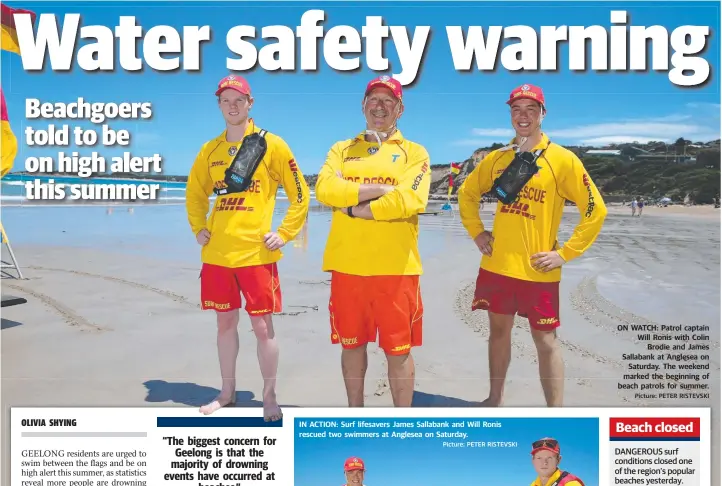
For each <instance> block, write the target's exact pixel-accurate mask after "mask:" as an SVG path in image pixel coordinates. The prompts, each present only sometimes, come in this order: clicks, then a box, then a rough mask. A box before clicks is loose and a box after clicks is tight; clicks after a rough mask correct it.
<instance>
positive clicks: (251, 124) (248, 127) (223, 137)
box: [218, 118, 258, 142]
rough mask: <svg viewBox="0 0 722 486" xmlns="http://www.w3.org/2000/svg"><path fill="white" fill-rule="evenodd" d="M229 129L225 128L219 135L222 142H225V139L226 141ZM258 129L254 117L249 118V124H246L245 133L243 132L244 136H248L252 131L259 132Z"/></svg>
mask: <svg viewBox="0 0 722 486" xmlns="http://www.w3.org/2000/svg"><path fill="white" fill-rule="evenodd" d="M227 131H228V130H223V133H221V134H220V135H219V136H218V139H219V140H220V141H221V142H225V141H226V132H227ZM257 131H258V130H257V129H256V122H254V121H253V118H249V119H248V125H246V131H245V133H244V134H243V136H244V137H247V136H248V135H250V134H251V133H253V132H257Z"/></svg>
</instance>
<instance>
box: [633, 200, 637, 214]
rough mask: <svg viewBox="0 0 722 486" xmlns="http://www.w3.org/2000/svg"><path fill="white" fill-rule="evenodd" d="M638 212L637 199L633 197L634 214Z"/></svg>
mask: <svg viewBox="0 0 722 486" xmlns="http://www.w3.org/2000/svg"><path fill="white" fill-rule="evenodd" d="M636 214H637V200H636V199H632V216H635V215H636Z"/></svg>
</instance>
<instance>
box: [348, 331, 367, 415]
mask: <svg viewBox="0 0 722 486" xmlns="http://www.w3.org/2000/svg"><path fill="white" fill-rule="evenodd" d="M368 365H369V361H368V354H367V353H366V345H365V344H364V345H362V346H359V347H357V348H353V349H344V350H342V351H341V371H342V372H343V381H344V383H345V384H346V397H347V398H348V406H349V407H363V406H364V380H365V378H366V370H367V369H368Z"/></svg>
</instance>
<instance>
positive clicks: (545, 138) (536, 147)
mask: <svg viewBox="0 0 722 486" xmlns="http://www.w3.org/2000/svg"><path fill="white" fill-rule="evenodd" d="M541 135H542V136H541V140H539V143H537V144H536V145H534V146H533V147H532V148H530V149H526V150H525V152H534V151H536V150H539V149H546V148H547V147H549V144H550V143H551V141H550V140H549V137H548V136H547V134H546V133H544V132H542V134H541ZM515 141H516V138H512V139H511V140H510V141H509V145H507V147H511V146H512V145H514V143H515ZM542 486H543V485H542Z"/></svg>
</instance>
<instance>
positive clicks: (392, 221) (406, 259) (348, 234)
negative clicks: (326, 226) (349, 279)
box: [316, 130, 431, 276]
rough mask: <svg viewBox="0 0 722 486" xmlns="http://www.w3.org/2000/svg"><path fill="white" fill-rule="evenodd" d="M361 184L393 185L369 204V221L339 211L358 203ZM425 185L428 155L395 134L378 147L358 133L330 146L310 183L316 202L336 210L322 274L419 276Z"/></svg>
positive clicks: (428, 177)
mask: <svg viewBox="0 0 722 486" xmlns="http://www.w3.org/2000/svg"><path fill="white" fill-rule="evenodd" d="M336 172H341V173H342V174H343V178H340V177H338V175H336ZM361 184H387V185H393V186H396V188H395V189H394V190H393V191H391V192H389V193H388V194H386V195H384V196H382V197H380V198H378V199H376V200H374V201H372V202H371V203H370V204H369V207H370V210H371V213H372V214H373V217H374V219H373V220H368V219H361V218H352V217H350V216H349V215H348V214H346V212H345V208H347V207H350V206H355V205H357V204H358V203H359V188H360V187H361ZM430 185H431V168H430V162H429V154H428V152H427V151H426V149H425V148H424V147H423V146H421V145H419V144H417V143H414V142H411V141H409V140H406V139H405V138H404V136H403V135H402V133H401V132H400V131H398V130H397V131H396V132H395V133H394V134H393V135H392V136H391V137H389V139H388V140H386V141H384V142H383V143H382V145H381V148H379V146H378V144H377V143H376V142H367V141H366V140H365V138H364V135H363V134H360V135H358V136H357V137H356V138H353V139H349V140H344V141H341V142H337V143H336V144H334V146H333V147H332V148H331V150H330V151H329V152H328V156H327V158H326V163H325V164H324V165H323V167H322V168H321V171H320V172H319V174H318V180H317V181H316V199H317V200H318V201H319V202H321V203H323V204H325V205H327V206H331V207H333V208H336V209H335V210H334V212H333V216H332V217H331V229H330V231H329V235H328V240H327V242H326V249H325V252H324V255H323V270H324V271H332V270H334V271H337V272H341V273H347V274H350V275H360V276H371V275H421V274H422V273H423V272H422V265H421V257H420V256H419V249H418V238H419V216H418V214H419V213H420V212H423V211H424V209H425V208H426V204H427V203H428V200H429V186H430Z"/></svg>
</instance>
